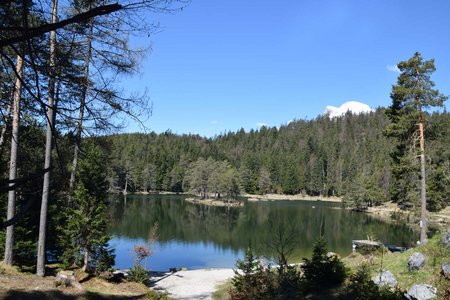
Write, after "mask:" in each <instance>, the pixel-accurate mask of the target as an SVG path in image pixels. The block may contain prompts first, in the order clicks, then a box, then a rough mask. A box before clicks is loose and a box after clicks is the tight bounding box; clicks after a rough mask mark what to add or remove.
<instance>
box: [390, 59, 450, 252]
mask: <svg viewBox="0 0 450 300" xmlns="http://www.w3.org/2000/svg"><path fill="white" fill-rule="evenodd" d="M398 68H399V69H400V72H401V74H400V75H399V77H398V79H397V84H396V85H394V86H393V87H392V93H391V98H392V105H391V106H390V107H389V109H388V111H387V115H388V117H389V119H390V120H391V122H392V123H391V125H390V126H389V127H388V128H387V130H386V132H387V134H388V135H389V136H391V137H394V138H395V139H396V141H397V144H396V149H395V151H394V152H393V155H392V157H393V166H392V175H393V177H394V182H393V185H392V186H393V187H394V190H393V199H394V200H396V201H401V200H402V199H401V197H405V198H408V196H409V195H410V192H411V188H412V187H414V183H413V182H411V181H412V180H414V178H415V177H417V178H418V179H420V206H421V233H420V242H421V243H426V239H427V237H426V230H427V224H426V181H425V179H426V178H425V177H426V176H425V136H424V123H425V121H426V120H425V114H424V112H423V111H424V109H426V108H427V107H435V106H443V105H444V101H445V100H446V99H447V97H445V96H444V95H442V94H440V93H439V91H438V90H436V89H434V85H435V84H434V82H433V81H431V79H430V76H431V74H432V73H433V72H434V71H435V70H436V68H435V67H434V60H433V59H431V60H428V61H423V58H422V55H421V54H420V53H418V52H416V53H415V54H414V56H413V57H412V58H410V59H409V60H407V61H402V62H400V63H399V64H398ZM417 146H418V148H419V150H418V151H417V150H416V147H417ZM417 154H419V156H420V175H417V172H416V170H417V169H416V168H417V167H416V166H417V165H418V164H416V163H415V161H416V159H415V157H416V156H417Z"/></svg>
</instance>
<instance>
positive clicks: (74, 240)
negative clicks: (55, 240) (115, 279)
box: [63, 145, 114, 272]
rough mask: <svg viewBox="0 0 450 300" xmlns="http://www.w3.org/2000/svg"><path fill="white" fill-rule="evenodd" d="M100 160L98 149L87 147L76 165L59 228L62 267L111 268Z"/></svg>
mask: <svg viewBox="0 0 450 300" xmlns="http://www.w3.org/2000/svg"><path fill="white" fill-rule="evenodd" d="M103 161H104V157H103V156H102V153H101V151H100V149H99V148H98V147H96V146H93V145H89V147H88V148H87V151H86V154H85V156H84V157H83V158H82V159H81V160H80V162H79V166H78V171H77V178H78V182H77V186H76V189H75V192H74V195H73V197H72V202H71V203H70V205H69V208H68V209H67V224H66V226H65V227H64V228H63V234H64V236H63V237H64V241H65V245H64V246H65V252H64V255H63V260H64V262H65V263H66V265H71V264H74V263H75V264H77V265H81V266H83V268H85V269H87V270H90V269H91V268H92V269H93V270H95V271H96V272H100V271H104V270H107V269H109V268H110V267H111V266H112V265H114V255H113V253H112V250H110V249H109V248H108V241H109V239H110V236H109V235H108V226H109V222H108V220H109V218H108V215H107V197H108V194H107V191H108V183H107V181H106V169H105V166H104V163H103Z"/></svg>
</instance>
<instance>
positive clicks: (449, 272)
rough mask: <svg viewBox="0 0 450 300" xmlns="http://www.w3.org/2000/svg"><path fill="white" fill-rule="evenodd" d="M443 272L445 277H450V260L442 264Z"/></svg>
mask: <svg viewBox="0 0 450 300" xmlns="http://www.w3.org/2000/svg"><path fill="white" fill-rule="evenodd" d="M441 273H442V275H444V277H446V278H448V279H450V262H448V263H446V264H442V266H441Z"/></svg>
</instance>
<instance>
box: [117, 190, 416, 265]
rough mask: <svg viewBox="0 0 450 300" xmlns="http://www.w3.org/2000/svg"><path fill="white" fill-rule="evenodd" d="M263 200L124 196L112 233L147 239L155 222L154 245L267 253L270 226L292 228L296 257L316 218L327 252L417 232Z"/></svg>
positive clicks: (305, 247)
mask: <svg viewBox="0 0 450 300" xmlns="http://www.w3.org/2000/svg"><path fill="white" fill-rule="evenodd" d="M314 206H315V208H312V206H311V203H308V202H305V203H303V202H302V203H300V202H287V201H286V202H285V201H276V202H264V203H247V204H246V205H245V206H244V207H243V208H227V207H214V206H206V205H195V204H192V203H189V202H186V201H183V196H178V195H150V196H129V197H128V198H127V201H126V206H125V202H124V199H123V198H121V197H114V198H112V201H111V217H112V221H113V222H112V223H113V228H112V234H114V235H116V236H126V237H129V238H143V239H146V238H148V235H149V233H150V230H151V228H152V226H153V224H154V223H155V222H158V224H159V232H158V240H159V242H160V243H162V244H164V242H167V241H170V240H178V241H183V242H187V243H195V242H203V243H210V242H213V243H214V244H216V245H217V246H218V247H219V248H221V249H229V248H231V249H233V250H240V249H244V248H246V247H247V246H248V245H250V244H251V245H252V247H253V248H254V250H255V252H256V253H257V254H259V255H271V253H270V252H271V251H270V250H269V248H270V247H268V244H270V241H272V240H273V239H274V237H275V231H276V230H275V229H276V228H280V227H285V228H290V227H292V228H294V229H293V230H294V231H295V232H296V234H295V236H296V238H295V245H296V247H295V250H294V252H293V254H292V256H293V257H295V258H296V259H299V258H302V257H305V256H309V255H310V254H311V252H312V246H313V244H314V241H315V240H316V238H317V237H318V236H319V235H320V228H321V222H323V223H324V226H323V229H324V233H325V240H326V241H327V243H328V248H329V249H330V250H331V251H334V252H337V253H340V254H342V255H345V254H348V253H349V252H350V251H351V240H352V239H365V238H366V237H367V235H368V234H371V235H372V236H376V237H377V238H378V239H379V240H381V241H383V242H388V243H393V244H397V245H409V244H410V243H411V241H414V238H416V236H417V234H415V233H413V232H411V231H409V230H408V229H406V228H405V227H403V226H399V225H393V224H386V223H382V222H381V221H379V220H376V219H373V218H370V217H369V216H368V215H365V214H361V213H354V212H351V211H347V210H342V209H333V207H334V208H336V207H335V204H330V203H321V202H318V203H314ZM292 224H293V225H292Z"/></svg>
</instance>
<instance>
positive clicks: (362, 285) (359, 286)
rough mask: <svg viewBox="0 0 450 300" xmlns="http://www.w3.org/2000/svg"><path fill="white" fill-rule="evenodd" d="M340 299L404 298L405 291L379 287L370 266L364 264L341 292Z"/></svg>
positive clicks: (374, 299) (387, 299)
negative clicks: (371, 273) (372, 278)
mask: <svg viewBox="0 0 450 300" xmlns="http://www.w3.org/2000/svg"><path fill="white" fill-rule="evenodd" d="M338 298H339V299H342V300H346V299H353V300H379V299H384V300H397V299H399V300H400V299H404V297H403V293H402V292H401V291H400V290H398V289H396V290H390V289H389V288H387V287H381V288H380V287H378V286H377V285H376V284H375V283H374V282H373V281H372V280H371V279H370V271H369V268H368V266H366V265H364V266H362V267H360V268H358V269H357V270H356V273H354V274H352V275H351V276H350V278H349V280H348V282H347V284H346V285H344V287H343V288H342V290H341V292H340V293H339V297H338Z"/></svg>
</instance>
